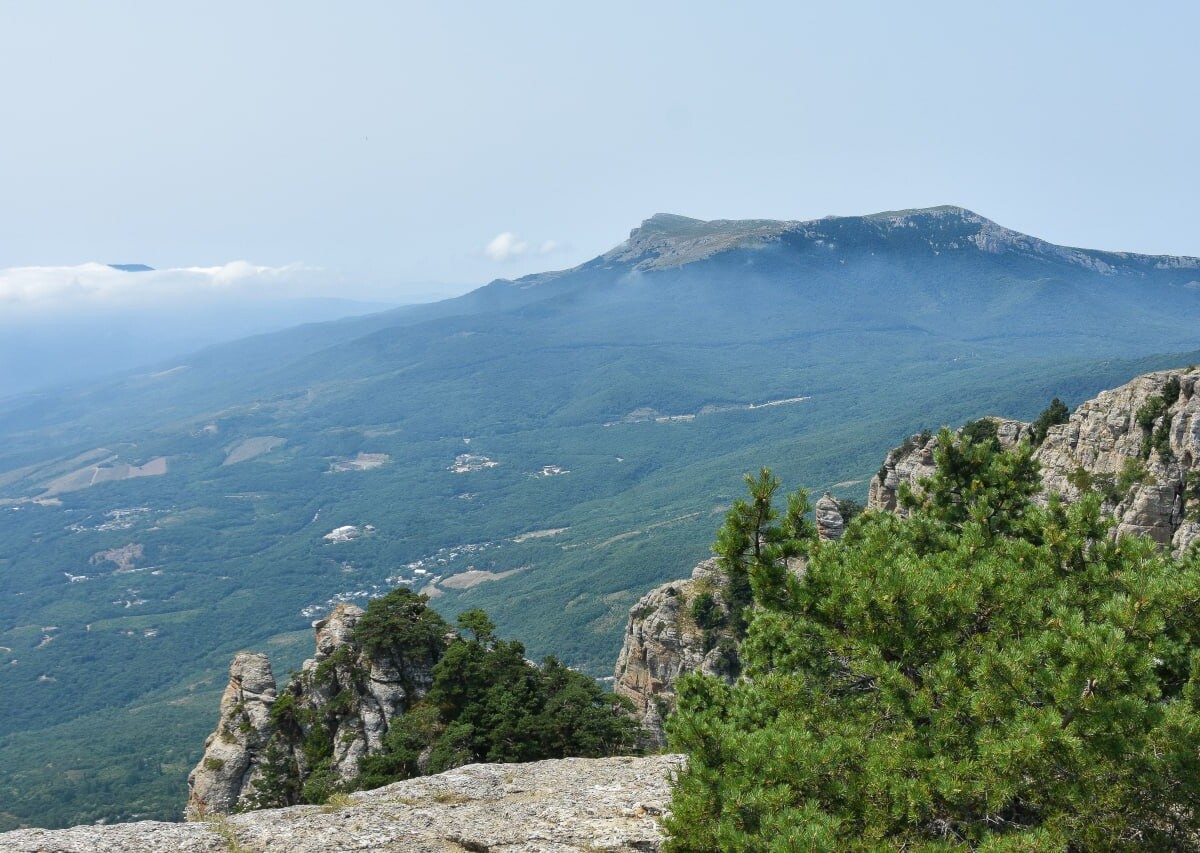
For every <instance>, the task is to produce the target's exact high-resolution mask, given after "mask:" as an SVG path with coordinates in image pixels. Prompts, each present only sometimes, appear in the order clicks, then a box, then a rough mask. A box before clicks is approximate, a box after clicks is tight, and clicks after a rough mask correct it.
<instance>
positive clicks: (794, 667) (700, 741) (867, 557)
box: [667, 433, 1200, 853]
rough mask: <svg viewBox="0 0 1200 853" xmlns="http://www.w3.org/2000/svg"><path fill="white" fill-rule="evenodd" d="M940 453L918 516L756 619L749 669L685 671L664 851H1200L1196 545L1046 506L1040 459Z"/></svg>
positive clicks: (1074, 509) (861, 525)
mask: <svg viewBox="0 0 1200 853" xmlns="http://www.w3.org/2000/svg"><path fill="white" fill-rule="evenodd" d="M939 445H940V449H939V450H938V451H937V462H938V474H937V475H936V476H935V477H934V478H933V479H932V480H931V481H930V482H927V483H926V484H924V489H923V491H922V492H921V494H920V495H916V496H912V498H911V499H910V502H909V505H910V508H911V516H910V517H909V518H907V519H900V518H898V517H896V516H893V515H890V514H886V513H865V514H864V515H863V516H862V517H860V518H859V519H857V520H856V521H855V523H854V524H853V525H851V526H850V527H849V528H848V530H847V532H846V535H845V536H844V538H843V539H842V540H841V541H840V542H837V543H822V545H821V547H820V548H816V549H814V550H813V553H812V555H811V558H810V562H809V566H808V569H807V572H806V573H805V575H804V577H803V579H801V580H798V581H796V582H795V595H794V596H791V598H790V600H789V601H788V603H787V604H786V605H785V606H782V607H780V606H760V607H757V608H755V609H754V610H753V611H752V612H753V618H752V622H751V624H750V627H749V633H748V636H747V639H746V641H745V643H744V644H743V647H742V657H743V663H744V666H745V672H746V678H744V679H743V680H742V681H741V682H739V683H738V684H736V685H734V686H732V687H731V686H727V685H725V684H724V683H722V682H720V681H719V680H716V679H711V678H705V677H701V676H696V675H691V676H687V677H685V678H684V679H682V680H681V681H680V682H679V683H678V696H679V710H678V711H677V713H676V714H675V716H674V717H673V718H672V719H671V720H670V721H669V723H668V730H669V734H670V737H671V746H672V748H673V749H678V750H682V751H686V752H687V753H688V754H689V764H688V767H687V769H686V771H685V772H683V773H681V775H680V777H679V779H678V781H677V783H676V788H675V795H674V801H673V804H672V815H671V817H670V818H668V820H667V827H668V829H669V831H670V834H671V838H670V840H669V842H668V849H669V850H672V851H677V853H678V851H708V850H776V849H778V850H869V849H907V850H917V849H920V850H939V849H951V848H963V849H988V850H1001V849H1003V850H1034V849H1036V850H1065V849H1070V850H1099V849H1105V850H1109V849H1125V848H1129V849H1132V848H1135V847H1136V848H1139V849H1141V848H1146V849H1160V850H1177V849H1193V848H1194V847H1195V846H1196V838H1197V833H1198V832H1200V811H1198V808H1200V757H1198V756H1200V619H1198V618H1197V617H1198V615H1200V563H1198V560H1197V558H1196V557H1195V556H1194V555H1193V556H1189V557H1187V558H1185V559H1182V560H1174V559H1172V558H1171V557H1170V556H1169V555H1166V554H1163V553H1161V552H1159V551H1157V550H1156V548H1155V546H1154V545H1153V543H1151V542H1149V541H1146V540H1143V539H1139V538H1134V537H1126V538H1122V539H1119V540H1114V539H1113V538H1112V537H1110V536H1109V535H1108V534H1109V529H1108V528H1109V525H1108V523H1107V522H1106V521H1105V520H1104V518H1103V517H1102V516H1101V514H1100V499H1099V497H1098V496H1091V497H1087V498H1084V499H1083V500H1081V501H1080V502H1079V503H1078V504H1076V505H1074V506H1071V507H1069V508H1068V507H1065V506H1064V505H1062V504H1061V503H1059V502H1057V501H1052V502H1051V503H1050V504H1049V506H1046V507H1039V506H1036V505H1034V504H1032V503H1031V501H1030V496H1031V494H1032V492H1031V489H1030V484H1031V482H1034V480H1035V478H1036V473H1037V472H1036V466H1035V465H1034V464H1033V462H1032V459H1031V458H1030V454H1029V452H1028V449H1027V448H1022V449H1020V450H1019V451H1018V452H1017V453H1015V454H1008V453H1001V452H999V451H998V450H997V449H996V448H995V447H994V446H992V445H991V443H990V442H983V443H981V444H976V443H972V442H970V441H956V440H955V439H954V438H953V437H952V436H950V435H949V434H948V433H943V435H942V436H940V437H939ZM759 512H760V513H761V514H762V515H763V516H769V515H770V509H769V508H767V507H761V508H760V510H759ZM756 591H757V590H756ZM772 604H775V605H777V602H772Z"/></svg>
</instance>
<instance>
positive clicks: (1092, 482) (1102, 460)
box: [868, 368, 1200, 554]
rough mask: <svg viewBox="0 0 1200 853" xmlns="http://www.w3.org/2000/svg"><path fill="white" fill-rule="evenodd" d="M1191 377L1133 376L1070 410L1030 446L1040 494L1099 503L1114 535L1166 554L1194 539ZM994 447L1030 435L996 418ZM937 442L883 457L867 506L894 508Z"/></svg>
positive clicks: (1198, 427)
mask: <svg viewBox="0 0 1200 853" xmlns="http://www.w3.org/2000/svg"><path fill="white" fill-rule="evenodd" d="M1198 384H1200V372H1197V371H1196V370H1195V369H1192V368H1189V369H1186V370H1163V371H1158V372H1155V373H1148V374H1146V375H1144V376H1139V377H1137V378H1136V379H1134V380H1133V381H1131V382H1129V383H1127V384H1125V385H1122V386H1121V387H1119V388H1114V389H1112V390H1108V391H1102V392H1101V393H1100V394H1099V395H1098V396H1097V397H1096V398H1095V399H1092V400H1088V401H1087V402H1085V403H1083V404H1082V405H1080V406H1079V407H1078V408H1077V409H1076V410H1075V411H1074V413H1072V415H1071V417H1070V420H1069V421H1068V422H1067V423H1065V424H1059V425H1057V426H1052V427H1050V428H1049V431H1048V433H1047V435H1046V438H1045V440H1044V441H1043V442H1042V444H1041V446H1040V447H1039V448H1038V449H1037V451H1036V453H1035V454H1034V455H1035V458H1036V459H1037V460H1038V462H1039V463H1040V464H1041V471H1042V484H1043V488H1042V494H1041V496H1040V499H1041V500H1045V499H1046V496H1047V495H1049V494H1050V493H1052V492H1054V493H1058V494H1060V495H1062V496H1063V497H1064V498H1065V499H1066V500H1068V501H1073V500H1078V498H1079V497H1080V495H1081V494H1082V493H1083V492H1084V491H1085V490H1092V491H1098V492H1099V493H1100V494H1101V495H1103V497H1104V509H1105V511H1106V512H1108V513H1109V514H1111V515H1112V516H1113V518H1114V519H1116V522H1117V523H1116V533H1117V535H1124V534H1130V533H1135V534H1140V535H1145V536H1149V537H1151V538H1152V539H1154V540H1155V541H1157V542H1159V543H1161V544H1162V545H1164V546H1170V548H1171V549H1172V551H1174V552H1175V553H1177V554H1178V553H1181V552H1182V551H1183V550H1185V549H1186V548H1187V547H1188V546H1189V545H1191V544H1192V543H1193V542H1195V541H1196V540H1197V539H1198V538H1200V395H1197V393H1196V392H1197V388H1198ZM997 423H998V427H999V428H998V431H997V432H998V438H999V439H1000V442H1001V445H1002V446H1005V447H1012V446H1015V444H1016V443H1017V442H1018V441H1020V440H1022V439H1027V438H1029V437H1030V436H1031V432H1030V428H1029V427H1030V425H1029V424H1025V423H1022V422H1021V421H1008V420H998V421H997ZM936 445H937V439H936V438H931V437H930V436H929V435H928V433H926V434H924V435H922V436H914V437H913V438H911V439H909V440H908V441H906V442H905V443H904V444H903V445H901V446H900V447H898V448H896V449H895V450H893V451H892V452H891V453H889V454H888V457H887V460H886V461H885V462H884V465H883V467H882V468H881V469H880V472H879V474H878V475H876V477H875V478H874V479H873V480H872V481H871V487H870V497H869V501H868V507H869V508H873V509H884V510H892V511H897V493H898V490H899V486H900V483H902V482H905V483H908V484H909V486H910V487H911V488H917V484H918V482H919V481H920V480H921V479H922V478H924V477H928V476H929V475H930V474H932V473H933V471H934V466H933V451H934V449H935V447H936Z"/></svg>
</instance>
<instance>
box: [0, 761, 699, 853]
mask: <svg viewBox="0 0 1200 853" xmlns="http://www.w3.org/2000/svg"><path fill="white" fill-rule="evenodd" d="M683 761H684V758H683V756H681V755H650V756H645V757H638V758H565V759H558V760H553V761H536V762H532V763H529V764H470V765H467V766H465V767H459V768H457V769H455V770H449V771H447V772H445V773H442V774H439V775H437V776H423V777H420V778H417V779H409V780H406V781H404V782H396V783H394V784H392V785H388V786H386V787H383V788H377V789H376V790H374V791H361V792H359V793H356V794H351V795H350V796H349V797H347V798H346V799H345V800H344V801H339V802H338V803H337V804H333V805H325V806H294V807H292V808H286V809H264V810H262V811H253V812H246V813H244V814H237V815H231V816H229V817H223V818H219V819H217V820H214V821H206V822H197V823H158V822H153V821H143V822H141V823H127V824H115V825H112V826H79V827H74V828H72V829H50V830H47V829H21V830H17V831H15V832H6V833H0V850H5V851H11V853H35V851H37V853H42V851H56V853H93V851H98V850H102V851H107V853H159V851H163V850H177V851H182V853H217V851H228V850H243V851H254V853H268V851H269V852H270V853H339V851H351V850H354V851H363V850H379V851H384V850H392V851H405V853H434V851H438V853H442V851H447V850H450V851H454V850H457V851H464V850H476V851H479V850H486V851H488V853H543V851H564V853H568V851H601V850H605V851H655V850H659V849H661V847H662V834H661V829H660V827H659V817H660V816H661V815H662V814H664V813H665V812H666V810H667V808H668V807H669V805H670V801H671V792H670V787H669V784H668V779H669V778H670V776H671V775H672V774H673V773H674V772H676V771H677V770H678V769H679V768H680V767H682V766H683Z"/></svg>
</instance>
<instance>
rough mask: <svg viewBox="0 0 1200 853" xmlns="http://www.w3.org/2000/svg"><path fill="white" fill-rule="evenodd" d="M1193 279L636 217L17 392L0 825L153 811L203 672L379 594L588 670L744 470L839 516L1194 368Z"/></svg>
mask: <svg viewBox="0 0 1200 853" xmlns="http://www.w3.org/2000/svg"><path fill="white" fill-rule="evenodd" d="M1198 280H1200V262H1197V261H1195V260H1194V259H1186V258H1147V257H1141V256H1133V255H1123V254H1117V253H1104V252H1091V251H1084V250H1074V249H1063V248H1061V247H1057V246H1051V245H1049V244H1046V243H1043V242H1041V241H1038V240H1035V239H1033V238H1030V237H1026V236H1024V235H1019V234H1015V233H1014V232H1010V231H1007V230H1005V229H1003V228H1001V227H1000V226H998V225H995V224H994V223H990V222H988V221H987V220H985V219H983V218H981V217H978V216H976V215H974V214H971V213H969V212H967V211H963V210H960V209H957V208H937V209H933V210H929V211H909V212H903V213H895V214H881V215H878V216H874V217H845V218H834V219H827V220H819V221H816V222H810V223H780V222H762V221H753V222H708V223H705V222H698V221H696V220H688V219H685V218H682V217H667V216H658V217H654V218H652V219H650V220H647V222H646V223H644V224H643V225H642V227H640V228H638V229H635V231H634V232H633V233H632V234H631V236H630V239H629V240H627V241H625V242H624V243H622V244H621V245H620V246H618V247H617V248H615V249H614V250H613V251H612V252H609V253H607V254H605V255H603V256H600V257H598V258H596V259H594V260H593V261H590V262H589V263H587V264H584V265H582V266H580V267H578V268H575V269H572V270H567V271H562V272H556V273H546V274H542V275H538V276H531V277H528V278H525V279H520V280H517V281H497V282H493V283H492V284H490V285H488V286H486V287H483V288H480V289H479V290H477V291H475V292H474V293H472V294H468V295H467V296H464V297H460V298H459V299H456V300H448V301H446V302H442V303H437V304H434V305H430V306H417V307H411V308H405V309H400V310H397V311H394V312H388V313H385V314H379V315H372V316H370V317H365V318H356V319H351V320H344V321H339V322H337V323H331V324H322V325H316V326H307V327H301V328H299V329H294V330H290V331H288V332H284V333H279V334H275V335H269V336H262V337H258V338H253V339H248V340H245V341H241V342H237V343H235V344H230V345H225V346H221V347H216V348H211V349H209V350H205V351H203V352H201V353H198V354H196V355H195V356H194V357H189V358H186V359H179V360H173V361H171V362H168V363H164V364H160V365H157V366H154V367H153V368H152V369H148V370H145V371H141V372H138V373H136V374H130V375H127V376H124V377H119V378H117V379H114V380H112V381H110V382H106V383H100V384H97V385H94V386H89V387H87V388H83V389H78V390H76V391H73V392H70V393H63V394H54V395H51V394H42V395H38V396H34V397H27V398H22V399H19V400H16V401H13V402H12V403H10V405H8V406H7V407H5V409H4V410H3V411H0V543H3V544H2V545H0V647H2V649H4V651H3V654H4V656H5V660H7V661H9V663H8V665H6V666H5V667H3V668H2V669H0V688H2V689H0V719H3V721H4V723H3V729H2V730H0V763H3V764H4V766H5V767H8V768H14V770H12V772H9V773H6V775H5V778H4V779H3V780H0V813H3V814H4V815H6V817H4V818H3V820H5V821H7V824H6V825H17V824H19V823H22V822H28V821H34V820H36V821H38V822H43V823H55V824H68V823H77V822H81V821H91V820H96V819H101V818H105V819H116V818H126V819H127V818H131V817H134V816H156V817H175V816H177V815H178V814H179V812H180V810H181V808H182V799H183V778H184V776H185V775H186V772H187V769H188V768H189V767H190V766H192V765H194V763H195V761H196V760H197V758H198V757H199V746H200V744H201V743H202V741H203V737H204V734H205V733H206V732H207V731H208V730H209V729H210V728H211V726H212V718H211V714H212V710H211V709H212V708H214V707H215V706H216V703H217V694H218V692H219V690H220V687H221V685H222V683H223V680H224V674H225V672H226V667H227V665H228V661H229V659H230V657H231V656H232V655H233V653H234V652H236V651H237V650H239V649H243V648H247V647H253V648H260V649H264V650H268V651H270V652H271V653H272V657H273V659H275V660H277V661H279V665H280V669H281V671H285V670H286V669H287V668H290V667H291V666H295V665H297V664H298V663H299V661H300V659H301V658H302V657H303V656H304V654H306V652H307V646H308V643H309V636H310V634H309V631H310V628H309V625H310V623H311V621H312V620H313V619H314V618H315V617H316V616H317V615H320V614H323V613H325V612H326V611H328V609H329V608H330V606H331V605H332V604H334V603H336V602H339V601H357V602H363V601H365V600H366V599H368V598H369V597H373V596H378V595H381V594H383V593H386V592H387V591H388V590H390V589H392V588H394V587H395V586H397V585H408V586H411V587H413V588H416V589H418V590H419V591H421V592H424V593H425V594H427V595H429V596H431V601H432V604H433V606H435V607H436V608H438V609H439V610H441V612H443V613H444V614H448V615H451V616H452V615H453V614H455V613H457V612H460V611H462V610H467V609H471V608H474V607H482V608H484V609H486V610H487V612H488V613H489V614H490V615H491V616H492V618H493V619H495V621H496V623H497V625H498V630H499V631H500V632H501V633H502V634H503V635H505V636H517V637H521V638H522V640H523V641H524V642H525V644H526V646H527V649H528V652H529V654H530V656H531V657H534V658H540V657H541V656H543V655H545V654H554V655H557V656H558V657H559V658H560V659H561V660H562V661H563V662H564V663H566V664H568V665H571V666H576V667H581V668H582V669H584V670H585V671H586V672H589V673H591V674H595V675H601V674H607V673H608V672H610V671H611V666H612V662H613V660H614V659H615V657H616V653H617V647H618V644H619V637H620V631H621V628H622V626H623V625H624V622H625V615H626V612H627V610H628V608H629V606H630V605H631V604H633V603H634V602H635V601H636V600H637V598H638V597H639V596H640V595H641V594H642V593H643V592H644V591H645V590H646V589H647V588H649V587H650V586H653V585H655V584H657V583H660V582H662V581H664V580H667V579H669V578H672V577H676V576H678V575H680V574H681V573H683V572H685V571H686V570H687V569H688V568H689V567H690V566H691V565H693V564H694V563H695V562H696V561H697V560H698V559H700V558H702V557H704V556H706V555H707V553H708V548H709V545H708V543H709V540H710V538H711V531H712V529H713V528H714V527H715V525H716V523H718V522H719V520H720V518H721V516H722V514H723V513H724V511H725V509H726V508H727V506H728V505H729V503H730V502H731V501H732V500H733V498H734V497H735V496H736V495H737V493H738V490H739V489H740V482H741V480H740V478H741V475H742V473H743V472H744V471H746V470H753V469H757V468H758V467H759V466H760V465H763V464H768V465H770V466H771V467H773V468H774V469H775V470H776V471H777V473H778V474H779V475H780V476H781V477H782V478H784V479H785V480H786V481H788V482H804V483H806V484H808V485H810V486H811V487H813V488H814V489H822V488H824V487H829V486H833V485H837V491H838V493H839V494H845V495H847V496H857V497H859V498H862V497H865V491H866V483H867V481H868V479H869V478H870V476H871V475H872V474H873V473H874V472H875V470H876V468H877V467H878V463H879V460H880V459H881V458H882V457H883V455H884V453H885V451H886V450H887V448H889V447H890V446H892V445H894V444H895V443H896V441H897V440H899V439H900V438H901V437H902V436H904V435H906V434H908V433H909V432H911V430H912V429H913V427H914V425H918V426H920V425H925V426H929V427H933V428H936V427H937V426H938V425H940V424H942V423H957V422H961V421H962V420H965V419H968V418H972V417H978V416H980V415H983V414H987V413H991V412H1004V413H1006V414H1011V415H1014V416H1021V417H1029V418H1031V417H1033V416H1034V415H1035V414H1036V413H1037V412H1038V411H1040V410H1041V409H1042V408H1043V407H1044V406H1045V405H1046V403H1047V402H1048V401H1049V400H1050V399H1051V398H1052V397H1054V396H1058V397H1061V398H1063V399H1064V400H1067V401H1068V402H1070V403H1075V402H1078V401H1080V400H1082V399H1084V398H1086V397H1088V396H1091V395H1092V394H1094V393H1095V392H1096V391H1098V390H1099V389H1100V388H1103V387H1108V386H1112V385H1116V384H1119V383H1120V382H1122V381H1125V380H1126V379H1127V378H1128V377H1129V376H1131V375H1134V374H1137V373H1142V372H1145V371H1146V370H1150V369H1152V368H1155V367H1164V366H1170V365H1178V364H1181V363H1188V362H1192V361H1200V357H1197V356H1196V355H1195V354H1191V355H1189V354H1188V353H1189V352H1190V351H1194V350H1195V349H1196V346H1197V344H1198V341H1197V339H1196V336H1195V334H1194V330H1195V328H1196V327H1197V326H1196V322H1197V320H1200V286H1198V285H1197V281H1198Z"/></svg>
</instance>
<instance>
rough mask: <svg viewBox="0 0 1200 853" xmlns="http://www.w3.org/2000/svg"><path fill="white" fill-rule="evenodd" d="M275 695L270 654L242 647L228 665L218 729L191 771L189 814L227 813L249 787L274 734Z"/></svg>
mask: <svg viewBox="0 0 1200 853" xmlns="http://www.w3.org/2000/svg"><path fill="white" fill-rule="evenodd" d="M275 696H276V692H275V676H274V675H273V674H272V672H271V662H270V661H269V660H267V656H266V655H263V654H256V653H253V652H238V654H237V655H235V656H234V658H233V663H231V664H230V665H229V684H228V685H227V686H226V688H225V693H224V694H223V695H222V696H221V718H220V720H219V721H218V723H217V729H216V731H214V732H213V733H212V734H211V735H209V736H208V739H207V740H206V741H205V742H204V757H203V758H201V759H200V763H199V764H197V765H196V767H195V769H193V770H192V772H191V773H190V774H188V801H187V808H186V811H185V815H186V817H187V819H188V820H201V819H203V818H204V817H206V816H208V815H211V814H227V813H228V812H230V811H232V810H233V808H234V806H235V805H237V803H238V801H239V800H240V799H242V797H244V796H246V795H247V794H248V793H249V792H250V788H251V783H252V782H253V780H254V778H255V771H256V769H257V762H256V758H257V755H258V752H259V750H260V749H261V748H262V747H263V745H264V744H265V743H266V742H267V739H268V737H269V736H270V731H269V730H270V725H271V705H272V704H274V702H275Z"/></svg>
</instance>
